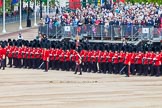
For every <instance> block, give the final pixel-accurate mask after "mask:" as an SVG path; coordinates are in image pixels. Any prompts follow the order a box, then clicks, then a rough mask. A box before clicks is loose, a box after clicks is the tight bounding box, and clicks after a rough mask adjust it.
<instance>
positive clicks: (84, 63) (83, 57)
mask: <svg viewBox="0 0 162 108" xmlns="http://www.w3.org/2000/svg"><path fill="white" fill-rule="evenodd" d="M80 56H81V57H82V69H83V72H87V66H86V56H87V55H86V50H82V51H81V52H80Z"/></svg>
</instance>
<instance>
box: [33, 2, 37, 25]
mask: <svg viewBox="0 0 162 108" xmlns="http://www.w3.org/2000/svg"><path fill="white" fill-rule="evenodd" d="M36 12H37V11H36V0H34V26H37V13H36Z"/></svg>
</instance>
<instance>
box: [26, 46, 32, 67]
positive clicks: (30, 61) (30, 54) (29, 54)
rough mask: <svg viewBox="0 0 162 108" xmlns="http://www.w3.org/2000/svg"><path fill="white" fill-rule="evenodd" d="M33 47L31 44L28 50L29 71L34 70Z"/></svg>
mask: <svg viewBox="0 0 162 108" xmlns="http://www.w3.org/2000/svg"><path fill="white" fill-rule="evenodd" d="M32 53H33V52H32V45H31V43H30V45H29V48H28V55H27V60H28V68H29V69H31V68H32V64H33V63H32V58H31V56H32Z"/></svg>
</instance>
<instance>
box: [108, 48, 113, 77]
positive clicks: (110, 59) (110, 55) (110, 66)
mask: <svg viewBox="0 0 162 108" xmlns="http://www.w3.org/2000/svg"><path fill="white" fill-rule="evenodd" d="M113 55H114V52H112V50H111V49H110V50H109V53H108V68H109V70H108V73H110V74H112V72H113V68H112V67H113V62H112V58H113Z"/></svg>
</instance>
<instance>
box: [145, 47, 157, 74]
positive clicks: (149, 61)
mask: <svg viewBox="0 0 162 108" xmlns="http://www.w3.org/2000/svg"><path fill="white" fill-rule="evenodd" d="M154 57H155V53H154V52H153V49H152V51H151V50H149V51H148V58H147V59H148V65H149V70H148V74H151V73H153V58H154Z"/></svg>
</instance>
